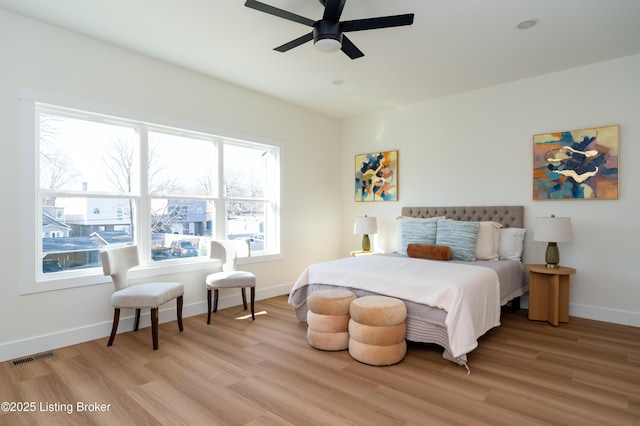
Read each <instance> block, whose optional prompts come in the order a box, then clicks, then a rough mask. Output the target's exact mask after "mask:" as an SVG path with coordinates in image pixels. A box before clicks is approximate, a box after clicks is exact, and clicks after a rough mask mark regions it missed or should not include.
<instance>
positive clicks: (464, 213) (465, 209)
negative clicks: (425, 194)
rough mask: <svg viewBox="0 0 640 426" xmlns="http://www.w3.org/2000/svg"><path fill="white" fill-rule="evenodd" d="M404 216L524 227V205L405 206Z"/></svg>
mask: <svg viewBox="0 0 640 426" xmlns="http://www.w3.org/2000/svg"><path fill="white" fill-rule="evenodd" d="M402 216H406V217H425V218H426V217H436V216H445V217H446V218H447V219H454V220H467V221H485V220H491V221H494V222H498V223H501V224H502V226H504V227H509V228H524V206H451V207H403V208H402Z"/></svg>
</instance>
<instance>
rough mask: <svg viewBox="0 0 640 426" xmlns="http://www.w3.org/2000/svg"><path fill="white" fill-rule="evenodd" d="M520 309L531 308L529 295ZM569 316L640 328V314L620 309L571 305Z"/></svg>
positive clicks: (523, 297)
mask: <svg viewBox="0 0 640 426" xmlns="http://www.w3.org/2000/svg"><path fill="white" fill-rule="evenodd" d="M520 307H521V308H523V309H528V308H529V297H528V295H525V296H522V299H521V302H520ZM569 316H570V317H576V318H584V319H590V320H594V321H602V322H610V323H613V324H620V325H629V326H632V327H640V312H631V311H623V310H620V309H609V308H603V307H600V306H591V305H582V304H579V303H570V304H569Z"/></svg>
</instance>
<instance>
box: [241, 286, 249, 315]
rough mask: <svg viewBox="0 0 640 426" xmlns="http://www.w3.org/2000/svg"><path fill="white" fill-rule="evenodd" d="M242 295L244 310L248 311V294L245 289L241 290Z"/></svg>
mask: <svg viewBox="0 0 640 426" xmlns="http://www.w3.org/2000/svg"><path fill="white" fill-rule="evenodd" d="M240 293H242V306H244V310H245V311H246V310H247V293H246V291H245V290H244V287H242V288H241V289H240Z"/></svg>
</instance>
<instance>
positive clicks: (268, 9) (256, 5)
mask: <svg viewBox="0 0 640 426" xmlns="http://www.w3.org/2000/svg"><path fill="white" fill-rule="evenodd" d="M244 5H245V6H246V7H249V8H251V9H255V10H259V11H260V12H264V13H268V14H269V15H273V16H277V17H279V18H284V19H287V20H289V21H293V22H297V23H299V24H302V25H306V26H308V27H313V24H314V23H315V21H312V20H311V19H309V18H305V17H304V16H300V15H296V14H295V13H291V12H287V11H286V10H282V9H278V8H277V7H273V6H269V5H268V4H264V3H261V2H259V1H256V0H247V1H246V2H245V4H244Z"/></svg>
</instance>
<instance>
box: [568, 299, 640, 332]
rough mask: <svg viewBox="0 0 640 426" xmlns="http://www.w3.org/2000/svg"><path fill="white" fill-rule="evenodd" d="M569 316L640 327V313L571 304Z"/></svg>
mask: <svg viewBox="0 0 640 426" xmlns="http://www.w3.org/2000/svg"><path fill="white" fill-rule="evenodd" d="M569 316H570V317H578V318H586V319H592V320H595V321H603V322H611V323H614V324H621V325H629V326H632V327H640V312H631V311H623V310H620V309H608V308H602V307H599V306H590V305H581V304H577V303H571V304H569Z"/></svg>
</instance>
